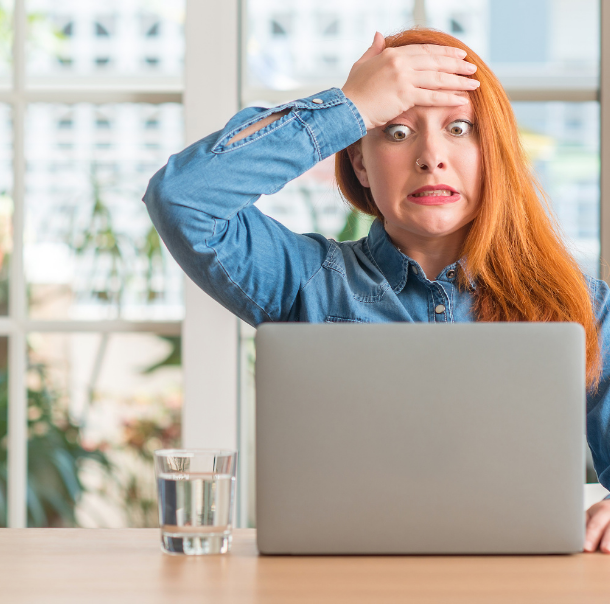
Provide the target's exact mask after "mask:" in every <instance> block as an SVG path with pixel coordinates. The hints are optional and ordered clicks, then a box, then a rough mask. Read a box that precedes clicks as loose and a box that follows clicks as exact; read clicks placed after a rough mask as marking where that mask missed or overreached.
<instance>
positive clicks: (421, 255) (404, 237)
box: [386, 224, 470, 281]
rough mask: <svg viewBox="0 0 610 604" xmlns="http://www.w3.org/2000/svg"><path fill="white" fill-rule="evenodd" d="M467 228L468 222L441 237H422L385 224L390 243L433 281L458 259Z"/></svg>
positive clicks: (468, 226)
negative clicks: (393, 228) (396, 229)
mask: <svg viewBox="0 0 610 604" xmlns="http://www.w3.org/2000/svg"><path fill="white" fill-rule="evenodd" d="M469 228H470V224H467V225H464V226H463V227H462V228H461V229H459V230H458V231H455V232H454V233H450V234H449V235H443V236H441V237H422V236H420V235H417V234H414V233H410V232H407V231H398V232H395V231H394V230H392V229H391V228H389V225H386V232H387V233H388V236H389V237H390V240H391V241H392V243H393V244H394V245H395V246H396V247H397V248H398V249H399V250H400V251H401V252H402V253H403V254H405V255H406V256H409V258H412V259H413V260H415V262H417V263H418V264H419V265H420V266H421V267H422V269H423V271H424V273H425V276H426V277H427V278H428V279H430V280H431V281H435V280H436V278H437V276H438V275H439V273H440V272H441V271H442V270H443V269H444V268H445V267H446V266H448V265H449V264H453V263H454V262H457V261H458V260H459V259H460V252H461V249H462V246H463V244H464V240H465V239H466V235H467V234H468V230H469ZM388 229H389V230H388Z"/></svg>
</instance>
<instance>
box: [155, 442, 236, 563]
mask: <svg viewBox="0 0 610 604" xmlns="http://www.w3.org/2000/svg"><path fill="white" fill-rule="evenodd" d="M236 466H237V452H236V451H223V450H218V449H161V450H158V451H155V475H156V477H157V494H158V501H159V526H160V528H161V547H162V549H163V551H165V552H167V553H169V554H187V555H199V554H225V553H227V552H228V551H229V550H230V549H231V531H232V529H233V514H234V507H235V506H234V502H235V470H236Z"/></svg>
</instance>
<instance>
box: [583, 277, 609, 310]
mask: <svg viewBox="0 0 610 604" xmlns="http://www.w3.org/2000/svg"><path fill="white" fill-rule="evenodd" d="M583 274H584V277H585V281H586V282H587V287H588V288H589V296H590V298H591V302H592V303H593V308H594V311H595V316H596V317H597V319H598V320H600V321H601V320H605V319H606V318H607V317H608V315H609V314H610V313H609V311H610V287H608V284H607V283H606V282H605V281H603V280H602V279H596V278H595V277H591V276H590V275H587V274H585V273H583Z"/></svg>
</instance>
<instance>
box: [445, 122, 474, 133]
mask: <svg viewBox="0 0 610 604" xmlns="http://www.w3.org/2000/svg"><path fill="white" fill-rule="evenodd" d="M471 128H472V124H471V123H470V122H467V121H466V120H455V122H451V123H450V124H449V132H450V133H451V134H453V135H454V136H464V135H465V134H469V133H470V130H471Z"/></svg>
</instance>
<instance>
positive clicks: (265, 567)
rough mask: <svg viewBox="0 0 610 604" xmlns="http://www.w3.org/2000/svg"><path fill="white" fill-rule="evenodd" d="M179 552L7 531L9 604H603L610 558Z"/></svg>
mask: <svg viewBox="0 0 610 604" xmlns="http://www.w3.org/2000/svg"><path fill="white" fill-rule="evenodd" d="M255 538H256V532H255V531H254V530H250V529H241V530H237V531H235V538H234V543H233V550H232V552H231V553H230V554H228V555H221V556H208V557H205V556H203V557H187V556H169V555H167V554H163V553H162V552H161V550H160V547H159V531H158V530H156V529H116V530H115V529H0V603H2V604H25V603H28V604H29V603H31V604H55V603H58V604H59V603H60V602H61V603H62V604H67V603H78V604H97V603H102V602H103V603H104V604H123V603H129V604H139V603H142V604H156V603H157V602H167V603H171V604H182V603H188V604H195V603H197V604H200V603H208V602H213V603H214V604H223V603H227V602H231V603H235V604H245V603H258V602H264V603H273V604H286V603H290V602H297V603H303V604H305V603H307V604H314V603H315V604H318V603H320V604H324V603H326V602H328V603H330V602H332V603H333V604H360V603H364V602H366V603H367V604H385V603H387V602H401V603H404V602H413V603H417V604H429V603H432V602H434V603H442V604H458V603H459V604H483V603H484V604H496V603H503V604H504V603H505V604H526V603H532V604H534V603H535V604H597V603H600V604H601V603H602V602H603V603H604V604H608V603H609V602H610V555H607V554H601V553H595V554H577V555H567V556H379V557H359V556H354V557H322V556H320V557H271V556H258V555H257V551H256V544H255Z"/></svg>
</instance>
